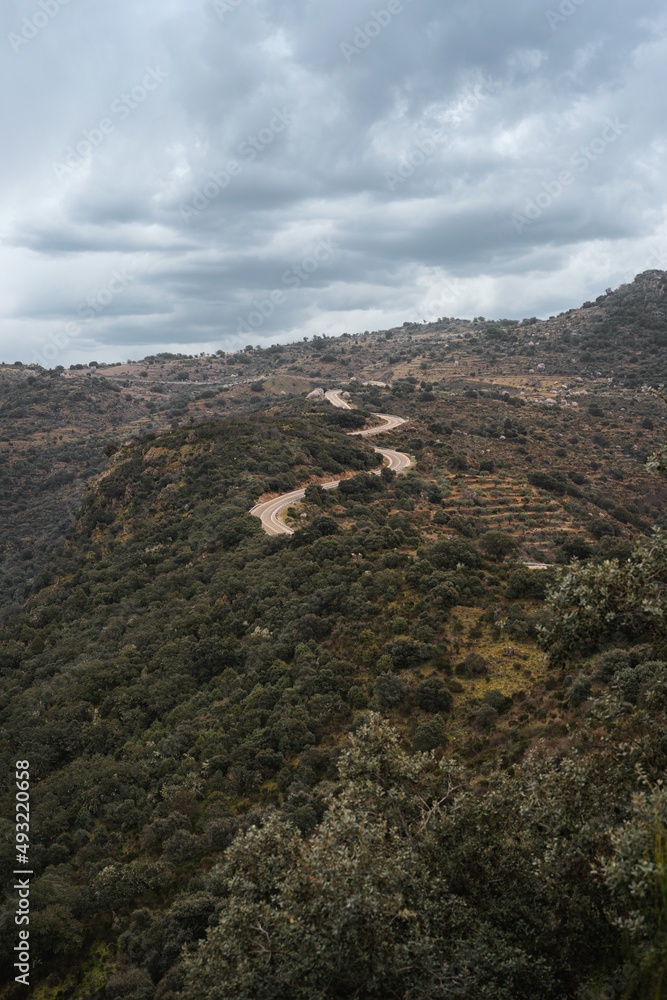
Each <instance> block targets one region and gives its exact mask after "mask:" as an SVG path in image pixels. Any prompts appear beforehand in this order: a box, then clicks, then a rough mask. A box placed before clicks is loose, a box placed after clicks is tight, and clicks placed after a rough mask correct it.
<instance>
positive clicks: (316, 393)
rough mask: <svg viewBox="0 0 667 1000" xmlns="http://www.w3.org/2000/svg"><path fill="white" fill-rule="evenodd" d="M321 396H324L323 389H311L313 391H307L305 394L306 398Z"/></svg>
mask: <svg viewBox="0 0 667 1000" xmlns="http://www.w3.org/2000/svg"><path fill="white" fill-rule="evenodd" d="M323 398H324V389H313V391H312V392H309V393H308V395H307V396H306V399H323Z"/></svg>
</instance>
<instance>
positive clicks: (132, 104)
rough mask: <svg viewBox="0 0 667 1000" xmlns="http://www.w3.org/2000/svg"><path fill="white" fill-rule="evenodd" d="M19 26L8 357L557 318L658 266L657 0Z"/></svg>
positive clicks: (9, 68)
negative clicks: (442, 320) (447, 321)
mask: <svg viewBox="0 0 667 1000" xmlns="http://www.w3.org/2000/svg"><path fill="white" fill-rule="evenodd" d="M1 18H2V32H1V34H2V39H0V43H2V44H4V46H5V52H4V58H3V59H2V60H1V61H0V79H1V80H2V83H3V85H4V92H5V94H11V95H12V96H11V100H10V101H8V102H6V104H5V110H4V116H5V120H4V123H3V124H4V128H3V137H4V138H5V143H4V156H3V158H2V161H1V162H0V175H1V178H2V186H1V188H0V192H1V193H0V238H1V242H0V260H1V263H2V268H1V270H0V274H1V275H2V278H1V279H0V280H1V282H2V340H1V344H2V357H3V359H4V360H7V361H13V360H23V361H30V360H34V359H37V358H45V359H46V360H48V361H49V363H72V362H75V361H82V360H84V361H87V360H92V359H97V360H119V359H124V358H125V357H127V356H132V357H141V356H142V355H143V354H146V353H150V352H153V351H155V350H159V349H160V348H165V349H171V350H174V349H179V350H182V351H186V352H187V353H194V352H195V351H200V350H215V349H217V348H220V347H222V348H223V349H228V350H231V349H235V348H236V347H238V346H243V345H244V344H246V343H248V342H249V341H250V342H252V343H261V342H267V343H268V342H276V341H288V340H292V339H296V338H300V337H301V336H304V335H311V334H313V333H321V332H327V333H329V334H336V333H342V332H343V331H350V332H353V331H355V330H358V329H376V328H382V327H385V326H391V325H395V324H397V323H401V322H403V320H405V319H422V318H434V317H437V316H439V315H468V316H470V315H478V314H482V315H486V316H500V315H503V316H514V317H518V318H520V317H521V316H525V315H533V314H536V315H550V314H552V313H554V312H558V311H560V310H561V309H564V308H568V307H569V306H571V305H576V304H578V303H580V302H581V301H582V300H583V299H586V298H590V297H592V296H594V295H597V294H599V292H600V291H602V290H603V289H604V288H605V287H607V286H608V285H614V284H617V283H621V282H622V281H626V280H628V279H629V278H632V277H633V276H634V274H635V273H637V272H638V271H642V270H644V269H646V268H647V267H654V266H660V264H659V263H658V262H659V261H660V260H661V259H662V260H663V261H664V260H666V259H667V245H666V239H665V237H666V225H665V221H666V220H665V194H666V192H665V187H666V185H667V182H666V181H665V176H664V155H665V140H664V138H663V130H662V128H661V122H662V121H664V113H665V108H664V104H665V87H664V82H665V81H664V75H665V71H664V67H665V65H667V58H666V56H667V51H666V49H667V42H666V38H665V34H666V32H665V29H666V17H665V14H664V8H663V5H662V4H660V3H658V2H657V0H638V2H637V3H635V4H633V5H631V6H630V5H627V4H622V3H620V2H610V3H608V4H606V5H605V6H604V8H602V7H601V6H600V4H599V3H595V0H560V2H559V3H552V4H549V3H546V4H542V3H539V2H529V0H508V3H506V4H502V5H501V4H497V3H493V2H491V0H465V2H463V0H461V2H458V0H455V2H452V3H449V4H447V5H443V4H442V3H441V2H437V0H380V2H378V3H377V4H371V3H365V2H360V0H339V2H337V3H336V4H333V3H322V2H317V0H294V2H291V3H289V4H284V3H279V2H277V0H210V2H209V0H206V2H195V3H192V2H187V3H186V2H185V0H162V2H160V3H158V2H157V0H138V2H133V3H130V2H128V0H120V2H118V3H116V4H113V5H108V4H103V3H102V0H89V2H86V3H83V0H66V2H64V0H14V2H12V3H9V4H8V5H5V7H4V8H3V12H2V15H1ZM662 266H667V264H664V263H663V265H662ZM56 358H57V360H56Z"/></svg>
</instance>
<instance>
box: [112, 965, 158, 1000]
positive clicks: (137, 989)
mask: <svg viewBox="0 0 667 1000" xmlns="http://www.w3.org/2000/svg"><path fill="white" fill-rule="evenodd" d="M105 993H106V996H107V998H108V1000H152V998H153V996H154V994H155V987H154V986H153V981H152V980H151V977H150V976H149V975H148V973H147V972H145V971H144V970H143V969H126V970H123V971H122V972H117V973H115V975H113V976H111V978H110V979H108V980H107V983H106V990H105Z"/></svg>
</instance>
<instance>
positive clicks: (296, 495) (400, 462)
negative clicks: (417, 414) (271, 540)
mask: <svg viewBox="0 0 667 1000" xmlns="http://www.w3.org/2000/svg"><path fill="white" fill-rule="evenodd" d="M341 392H342V389H330V390H329V391H328V392H326V393H325V397H326V398H327V400H328V401H329V402H330V403H331V404H332V406H335V407H337V408H338V409H339V410H351V409H352V407H351V406H350V404H349V403H348V402H347V401H346V400H344V399H343V398H342V397H341ZM373 416H374V417H378V419H380V420H381V421H382V423H381V424H378V426H377V427H369V428H368V429H367V430H363V431H351V432H350V433H351V435H352V436H358V437H370V435H372V434H383V433H385V432H386V431H393V430H395V429H396V427H400V426H401V424H404V423H406V421H405V420H404V419H403V418H402V417H395V416H392V415H391V414H389V413H374V414H373ZM373 450H374V451H376V452H377V453H378V455H382V458H383V459H386V460H387V466H386V467H387V468H389V469H391V470H392V471H393V472H405V470H406V469H409V468H410V466H411V465H412V461H411V460H410V456H409V455H406V454H405V453H404V452H402V451H394V450H393V449H392V448H374V449H373ZM381 471H382V469H375V470H374V475H376V476H379V475H380V472H381ZM340 482H341V481H340V479H336V480H335V481H334V482H332V483H323V484H322V489H323V490H335V489H336V488H337V487H338V486H340ZM305 492H306V488H305V486H304V487H303V488H301V489H298V490H292V492H291V493H283V494H282V496H279V497H274V499H273V500H266V501H265V502H264V503H258V504H257V505H256V506H255V507H253V508H252V510H251V511H250V513H251V514H253V515H254V516H255V517H258V518H259V519H260V521H261V522H262V528H263V529H264V531H265V532H266V533H267V535H293V534H294V531H293V530H292V528H288V527H287V525H286V524H283V522H282V521H279V520H278V514H279V513H280V511H281V510H284V509H285V507H289V506H290V505H291V504H293V503H297V501H299V500H302V499H303V497H304V495H305Z"/></svg>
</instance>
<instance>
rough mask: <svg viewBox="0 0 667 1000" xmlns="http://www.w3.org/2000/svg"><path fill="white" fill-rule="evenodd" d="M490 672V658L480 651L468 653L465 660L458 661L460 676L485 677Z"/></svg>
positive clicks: (457, 670)
mask: <svg viewBox="0 0 667 1000" xmlns="http://www.w3.org/2000/svg"><path fill="white" fill-rule="evenodd" d="M488 672H489V665H488V660H486V659H485V658H484V657H483V656H480V654H479V653H468V655H467V656H466V658H465V660H463V661H462V662H461V663H458V664H457V666H456V673H457V674H458V675H459V676H460V677H467V678H469V679H470V678H472V677H484V675H485V674H488Z"/></svg>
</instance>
